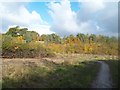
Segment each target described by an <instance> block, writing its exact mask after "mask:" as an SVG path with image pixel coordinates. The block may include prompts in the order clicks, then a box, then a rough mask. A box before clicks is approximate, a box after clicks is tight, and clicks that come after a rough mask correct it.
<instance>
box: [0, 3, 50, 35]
mask: <svg viewBox="0 0 120 90" xmlns="http://www.w3.org/2000/svg"><path fill="white" fill-rule="evenodd" d="M0 13H1V14H0V18H2V30H3V31H2V32H5V31H6V30H7V28H8V27H9V26H13V25H19V26H22V27H27V28H30V29H31V28H32V29H33V27H34V26H37V27H36V28H37V29H36V30H35V29H33V30H35V31H37V32H38V33H39V34H41V33H42V34H43V33H44V32H45V33H51V31H50V30H49V25H48V23H47V22H46V21H43V20H42V18H41V16H40V14H39V13H37V12H36V11H32V12H31V13H30V12H29V11H28V10H27V8H25V6H24V4H22V3H15V2H12V3H0ZM43 26H44V27H43ZM34 28H35V27H34ZM45 30H46V31H45Z"/></svg>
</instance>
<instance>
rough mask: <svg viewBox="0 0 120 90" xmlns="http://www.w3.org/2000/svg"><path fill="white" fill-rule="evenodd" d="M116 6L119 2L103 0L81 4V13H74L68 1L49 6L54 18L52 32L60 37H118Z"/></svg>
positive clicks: (64, 0)
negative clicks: (84, 35)
mask: <svg viewBox="0 0 120 90" xmlns="http://www.w3.org/2000/svg"><path fill="white" fill-rule="evenodd" d="M116 4H117V2H104V1H103V0H92V2H90V1H89V2H80V10H79V12H74V11H72V9H71V4H70V1H68V0H62V1H61V2H60V3H55V2H52V3H50V4H49V5H48V6H49V8H50V11H49V13H50V15H51V17H52V18H53V25H52V26H51V30H53V31H55V32H57V33H58V34H60V35H66V34H67V35H68V34H76V33H94V34H104V35H116V34H115V33H117V5H116ZM112 33H113V34H112Z"/></svg>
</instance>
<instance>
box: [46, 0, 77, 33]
mask: <svg viewBox="0 0 120 90" xmlns="http://www.w3.org/2000/svg"><path fill="white" fill-rule="evenodd" d="M48 6H49V8H50V11H49V13H50V15H51V17H52V18H53V26H52V27H51V29H52V30H53V31H55V32H58V33H62V34H64V33H65V32H66V31H67V32H68V33H69V32H72V33H75V32H76V30H78V29H79V27H78V25H77V22H76V13H75V12H74V11H72V10H71V6H70V2H69V1H68V0H62V2H60V3H54V2H51V3H50V4H49V5H48Z"/></svg>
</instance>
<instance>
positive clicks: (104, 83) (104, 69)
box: [92, 61, 112, 88]
mask: <svg viewBox="0 0 120 90" xmlns="http://www.w3.org/2000/svg"><path fill="white" fill-rule="evenodd" d="M98 63H100V64H101V68H100V71H99V73H98V75H97V77H96V80H94V82H93V84H92V88H112V80H111V75H110V69H109V66H108V65H107V64H106V63H105V62H103V61H98Z"/></svg>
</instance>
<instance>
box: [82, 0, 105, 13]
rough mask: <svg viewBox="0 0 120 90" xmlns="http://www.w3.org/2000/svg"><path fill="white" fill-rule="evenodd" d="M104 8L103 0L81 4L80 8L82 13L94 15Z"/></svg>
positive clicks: (93, 0)
mask: <svg viewBox="0 0 120 90" xmlns="http://www.w3.org/2000/svg"><path fill="white" fill-rule="evenodd" d="M104 8H105V5H104V2H103V0H92V1H91V2H82V7H81V9H83V10H84V11H87V12H91V13H94V12H96V11H99V10H102V9H104Z"/></svg>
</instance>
